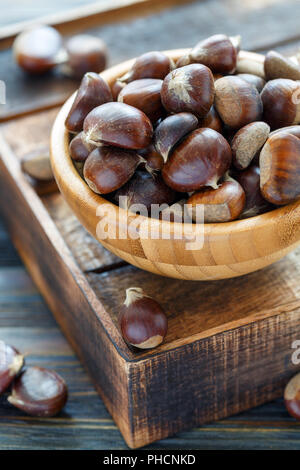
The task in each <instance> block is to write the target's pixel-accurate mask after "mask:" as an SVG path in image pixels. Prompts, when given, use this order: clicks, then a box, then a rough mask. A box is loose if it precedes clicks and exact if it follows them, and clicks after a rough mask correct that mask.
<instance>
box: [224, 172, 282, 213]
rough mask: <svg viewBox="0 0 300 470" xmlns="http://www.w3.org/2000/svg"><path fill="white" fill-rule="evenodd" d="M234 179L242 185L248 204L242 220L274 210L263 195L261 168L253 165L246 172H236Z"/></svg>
mask: <svg viewBox="0 0 300 470" xmlns="http://www.w3.org/2000/svg"><path fill="white" fill-rule="evenodd" d="M233 178H234V179H235V180H236V181H237V182H238V183H240V185H241V186H242V188H243V190H244V191H245V195H246V204H245V207H244V210H243V212H242V214H241V218H248V217H253V216H255V215H258V214H262V213H264V212H266V211H268V210H271V209H272V208H273V206H272V205H271V204H270V203H269V202H268V201H266V200H265V199H264V198H263V196H262V194H261V191H260V169H259V166H257V165H251V166H249V167H248V168H247V169H246V170H244V171H236V172H234V173H233Z"/></svg>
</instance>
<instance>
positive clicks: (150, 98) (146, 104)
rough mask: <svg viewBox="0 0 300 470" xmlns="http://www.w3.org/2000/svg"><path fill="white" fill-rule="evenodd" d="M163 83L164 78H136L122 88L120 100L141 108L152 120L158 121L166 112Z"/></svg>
mask: <svg viewBox="0 0 300 470" xmlns="http://www.w3.org/2000/svg"><path fill="white" fill-rule="evenodd" d="M162 83H163V82H162V80H159V79H154V78H144V79H141V80H134V81H133V82H130V83H128V85H126V86H125V87H124V88H122V90H121V91H120V93H119V95H118V101H119V102H120V103H126V104H129V105H130V106H134V107H135V108H137V109H140V110H141V111H143V113H145V114H146V116H148V118H149V119H150V120H151V121H152V122H156V121H157V120H158V119H159V118H160V117H161V116H163V114H164V112H165V110H164V107H163V105H162V103H161V98H160V90H161V86H162Z"/></svg>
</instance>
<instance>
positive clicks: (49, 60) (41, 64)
mask: <svg viewBox="0 0 300 470" xmlns="http://www.w3.org/2000/svg"><path fill="white" fill-rule="evenodd" d="M61 51H62V40H61V36H60V34H59V32H58V31H56V29H54V28H52V27H51V26H46V25H44V26H35V27H33V28H30V29H27V30H25V31H23V32H22V33H21V34H19V35H18V36H17V37H16V39H15V41H14V43H13V54H14V58H15V60H16V62H17V64H18V65H19V66H20V67H21V68H22V69H24V70H26V72H29V73H32V74H42V73H45V72H47V71H49V70H51V69H52V68H53V67H55V66H56V65H57V63H58V62H60V59H59V55H60V53H61Z"/></svg>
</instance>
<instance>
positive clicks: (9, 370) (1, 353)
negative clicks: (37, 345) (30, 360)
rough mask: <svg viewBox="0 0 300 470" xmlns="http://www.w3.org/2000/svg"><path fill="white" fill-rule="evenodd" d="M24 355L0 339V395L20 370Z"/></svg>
mask: <svg viewBox="0 0 300 470" xmlns="http://www.w3.org/2000/svg"><path fill="white" fill-rule="evenodd" d="M23 364H24V357H23V356H22V354H20V353H19V351H17V349H15V348H14V347H13V346H10V345H8V344H5V343H4V341H0V395H1V393H3V392H5V390H6V389H7V388H8V387H9V386H10V384H11V383H12V382H13V380H14V379H15V378H16V376H17V375H18V374H19V372H20V371H21V369H22V367H23Z"/></svg>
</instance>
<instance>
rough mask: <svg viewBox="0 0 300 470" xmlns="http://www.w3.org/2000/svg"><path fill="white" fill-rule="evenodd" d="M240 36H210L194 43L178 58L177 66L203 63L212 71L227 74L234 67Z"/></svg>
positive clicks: (233, 69) (232, 70)
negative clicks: (190, 48)
mask: <svg viewBox="0 0 300 470" xmlns="http://www.w3.org/2000/svg"><path fill="white" fill-rule="evenodd" d="M239 42H240V37H239V36H238V37H236V38H229V37H228V36H225V35H224V34H216V35H214V36H210V37H209V38H207V39H204V40H203V41H200V42H199V43H198V44H196V46H195V47H193V49H192V50H191V51H190V53H189V54H187V55H186V56H184V58H181V59H179V61H178V62H177V63H176V66H177V67H181V66H182V65H187V64H191V63H195V62H196V63H199V64H204V65H206V66H207V67H209V68H210V70H211V71H212V72H214V73H218V72H219V73H223V74H229V73H233V72H234V71H235V68H236V60H237V49H238V48H239Z"/></svg>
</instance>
